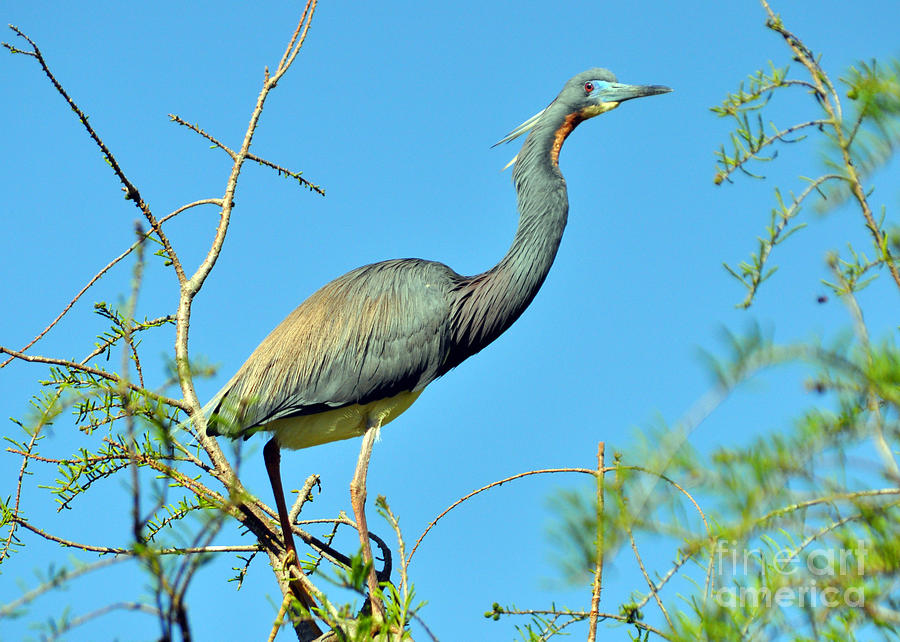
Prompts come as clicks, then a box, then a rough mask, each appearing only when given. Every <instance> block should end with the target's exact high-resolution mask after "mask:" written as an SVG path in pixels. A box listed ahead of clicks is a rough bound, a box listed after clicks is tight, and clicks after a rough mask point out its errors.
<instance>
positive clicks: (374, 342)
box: [203, 68, 671, 608]
mask: <svg viewBox="0 0 900 642" xmlns="http://www.w3.org/2000/svg"><path fill="white" fill-rule="evenodd" d="M670 91H671V89H670V88H669V87H666V86H662V85H627V84H622V83H619V82H618V81H617V80H616V76H615V75H614V74H613V73H612V72H610V71H608V70H606V69H601V68H594V69H589V70H587V71H584V72H582V73H579V74H577V75H576V76H574V77H573V78H571V79H570V80H568V81H567V82H566V83H565V85H564V86H563V88H562V90H561V91H560V92H559V95H558V96H557V97H556V98H555V99H554V100H553V101H552V102H551V103H550V104H549V105H548V106H547V107H546V108H544V109H542V110H541V111H540V112H538V113H537V114H535V115H534V116H533V117H531V118H529V119H528V120H526V121H525V122H524V123H522V124H521V125H519V126H518V127H517V128H515V129H514V130H512V131H511V132H510V133H509V134H507V135H506V136H505V137H504V138H503V139H502V140H500V141H499V142H498V143H497V145H499V144H501V143H507V142H509V141H512V140H514V139H516V138H518V137H519V136H522V135H523V134H525V133H528V136H527V137H526V139H525V142H524V144H523V145H522V148H521V151H520V152H519V153H518V154H517V156H516V157H515V158H514V159H513V162H514V163H515V167H514V168H513V183H514V186H515V190H516V194H517V199H518V211H519V224H518V228H517V230H516V233H515V236H514V238H513V241H512V244H511V246H510V248H509V250H508V252H507V253H506V255H505V256H504V257H503V258H502V259H501V260H500V261H499V263H497V264H496V265H495V266H494V267H492V268H490V269H489V270H487V271H485V272H482V273H480V274H476V275H474V276H463V275H460V274H458V273H457V272H455V271H454V270H452V269H451V268H450V267H448V266H446V265H444V264H443V263H439V262H436V261H427V260H423V259H416V258H408V259H397V260H389V261H382V262H379V263H373V264H370V265H365V266H363V267H359V268H357V269H355V270H352V271H350V272H348V273H346V274H344V275H343V276H341V277H338V278H337V279H335V280H333V281H331V282H330V283H328V284H327V285H325V286H323V287H322V288H321V289H319V290H318V291H317V292H315V293H314V294H312V295H311V296H310V297H309V298H308V299H306V300H305V301H304V302H303V303H301V304H300V305H299V307H297V308H296V309H295V310H294V311H293V312H291V313H290V315H288V317H287V318H285V319H284V321H282V322H281V324H280V325H278V326H277V327H276V328H275V329H274V330H272V332H271V333H270V334H269V335H268V336H267V337H266V338H265V339H264V340H263V341H262V343H260V344H259V346H258V347H257V348H256V349H255V350H254V351H253V353H252V354H251V355H250V357H249V358H248V359H247V361H246V362H245V363H244V364H243V365H242V366H241V367H240V369H238V371H237V372H236V373H235V375H234V376H233V377H232V378H231V379H230V380H229V381H228V383H226V384H225V386H224V387H223V388H222V389H221V390H220V391H219V392H218V393H217V394H216V395H215V396H214V397H213V398H212V400H211V401H210V402H209V403H208V404H207V405H206V406H205V407H204V409H203V412H204V414H205V415H206V416H207V417H208V418H209V422H208V424H207V434H208V435H210V436H217V435H222V436H225V437H228V438H231V439H237V438H248V437H250V436H251V435H253V434H255V433H256V432H267V433H270V434H271V437H270V439H269V440H268V442H267V443H266V445H265V447H264V448H263V456H264V459H265V464H266V469H267V472H268V475H269V479H270V482H271V484H272V490H273V493H274V495H275V502H276V506H277V509H278V515H279V521H280V525H281V528H282V531H283V537H284V540H285V542H284V544H285V550H286V551H288V552H292V553H293V554H294V556H296V549H295V547H294V542H293V535H292V528H291V524H290V521H289V519H288V513H287V508H286V505H285V500H284V490H283V488H282V485H281V472H280V451H281V449H282V448H288V449H300V448H309V447H312V446H317V445H320V444H324V443H328V442H332V441H337V440H342V439H350V438H353V437H359V436H362V437H363V441H362V446H361V449H360V454H359V458H358V460H357V465H356V470H355V472H354V476H353V479H352V481H351V484H350V497H351V505H352V508H353V513H354V517H355V519H356V523H357V530H358V531H359V537H360V545H361V547H362V554H363V559H364V560H365V561H366V562H367V563H370V562H371V561H372V553H371V548H370V546H369V537H368V528H367V524H366V520H365V510H364V509H365V501H366V474H367V470H368V465H369V459H370V457H371V451H372V445H373V443H374V441H375V438H376V436H377V435H378V433H379V431H380V429H381V428H382V427H383V426H385V425H386V424H388V423H389V422H391V421H393V420H394V419H396V418H397V417H398V416H399V415H400V414H402V413H403V412H404V411H405V410H407V409H408V408H409V407H410V406H411V405H412V403H413V402H414V401H415V400H416V399H417V398H418V397H419V395H420V394H421V393H422V391H423V390H424V389H425V387H426V386H427V385H428V384H430V383H431V382H432V381H434V380H435V379H437V378H438V377H440V376H442V375H444V374H446V373H447V372H448V371H449V370H451V369H453V368H454V367H456V366H458V365H459V364H460V363H462V362H463V361H464V360H465V359H467V358H469V357H471V356H472V355H474V354H477V353H478V352H480V351H481V350H482V349H484V348H485V347H486V346H487V345H489V344H490V343H491V342H492V341H494V340H495V339H496V338H497V337H499V336H500V335H501V334H502V333H503V332H504V331H506V330H507V329H508V328H509V327H510V326H511V325H512V324H513V323H514V322H515V321H516V319H518V318H519V316H520V315H521V314H522V312H523V311H524V310H525V309H526V308H527V307H528V306H529V304H530V303H531V301H532V300H533V299H534V297H535V295H536V294H537V292H538V290H539V289H540V287H541V285H542V284H543V282H544V279H545V278H546V276H547V273H548V271H549V270H550V267H551V265H552V264H553V261H554V258H555V257H556V253H557V249H558V248H559V245H560V241H561V239H562V235H563V229H564V228H565V226H566V221H567V217H568V211H569V202H568V196H567V190H566V181H565V179H564V178H563V175H562V173H561V171H560V168H559V154H560V149H561V147H562V145H563V142H564V141H565V140H566V138H567V137H568V136H569V134H571V133H572V131H573V130H574V129H575V128H576V127H577V126H578V125H579V124H580V123H582V122H583V121H585V120H588V119H590V118H593V117H595V116H598V115H600V114H603V113H606V112H608V111H611V110H613V109H615V108H616V107H618V106H619V105H620V104H621V103H623V102H625V101H627V100H631V99H634V98H641V97H645V96H654V95H658V94H664V93H667V92H670ZM374 577H375V576H374V573H372V574H370V578H369V585H368V588H369V591H370V598H371V596H372V595H373V593H374V588H375V582H374ZM303 601H304V604H305V605H306V606H307V607H308V608H309V607H311V605H313V604H314V602H313V601H312V598H311V597H310V596H305V597H304V598H303Z"/></svg>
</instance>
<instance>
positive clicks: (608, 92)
mask: <svg viewBox="0 0 900 642" xmlns="http://www.w3.org/2000/svg"><path fill="white" fill-rule="evenodd" d="M670 91H672V89H671V88H670V87H666V86H665V85H624V84H622V83H618V82H614V83H610V85H609V86H608V87H606V88H605V89H604V90H603V91H601V92H600V97H601V98H602V99H603V101H604V102H609V103H623V102H625V101H626V100H631V99H632V98H643V97H644V96H656V95H658V94H667V93H669V92H670Z"/></svg>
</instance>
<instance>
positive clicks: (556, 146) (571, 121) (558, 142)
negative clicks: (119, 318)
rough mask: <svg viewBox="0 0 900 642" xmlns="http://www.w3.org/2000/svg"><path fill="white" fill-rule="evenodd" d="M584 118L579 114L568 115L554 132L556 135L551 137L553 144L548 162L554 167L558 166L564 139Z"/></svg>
mask: <svg viewBox="0 0 900 642" xmlns="http://www.w3.org/2000/svg"><path fill="white" fill-rule="evenodd" d="M584 118H585V117H584V116H582V115H581V114H580V113H574V114H569V115H568V116H566V118H565V120H564V121H563V123H562V125H560V126H559V129H557V130H556V134H555V135H554V136H553V144H552V145H551V147H550V161H551V162H552V163H553V164H554V165H559V150H561V149H562V146H563V143H564V142H566V138H567V137H568V136H569V134H571V133H572V132H573V131H574V129H575V128H576V127H578V123H580V122H581V121H583V120H584Z"/></svg>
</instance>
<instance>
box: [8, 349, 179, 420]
mask: <svg viewBox="0 0 900 642" xmlns="http://www.w3.org/2000/svg"><path fill="white" fill-rule="evenodd" d="M0 353H5V354H8V355H10V356H11V357H15V358H16V359H21V360H22V361H28V362H29V363H46V364H48V365H51V366H62V367H63V368H71V369H72V370H77V371H79V372H84V373H85V374H90V375H94V376H96V377H100V378H102V379H106V380H107V381H112V382H113V383H116V384H118V383H120V382H122V379H121V377H119V376H118V375H114V374H112V373H109V372H106V371H105V370H98V369H97V368H92V367H90V366H86V365H83V364H81V363H78V362H77V361H67V360H66V359H52V358H50V357H42V356H40V355H30V354H22V353H21V352H19V351H18V350H10V349H9V348H4V347H3V346H0ZM125 387H126V388H128V389H129V390H133V391H134V392H138V393H140V394H142V395H146V396H148V397H150V398H151V399H153V400H154V401H160V402H162V403H164V404H167V405H169V406H174V407H176V408H180V409H181V410H184V411H188V410H189V408H190V407H189V406H188V405H187V404H186V403H185V402H184V401H181V400H180V399H173V398H172V397H167V396H165V395H161V394H159V393H156V392H153V391H151V390H147V389H146V388H141V387H140V386H137V385H135V384H133V383H130V382H125Z"/></svg>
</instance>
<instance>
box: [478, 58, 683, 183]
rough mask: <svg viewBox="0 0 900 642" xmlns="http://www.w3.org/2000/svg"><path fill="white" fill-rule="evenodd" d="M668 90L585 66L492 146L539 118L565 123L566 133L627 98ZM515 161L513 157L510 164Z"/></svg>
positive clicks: (509, 139)
mask: <svg viewBox="0 0 900 642" xmlns="http://www.w3.org/2000/svg"><path fill="white" fill-rule="evenodd" d="M670 91H672V90H671V89H670V88H669V87H665V86H664V85H626V84H623V83H620V82H618V81H617V80H616V76H615V74H613V73H612V72H611V71H609V70H608V69H600V68H595V69H588V70H587V71H583V72H581V73H580V74H578V75H576V76H574V77H573V78H571V79H570V80H569V81H568V82H566V84H565V85H564V86H563V88H562V91H560V92H559V95H558V96H557V97H556V98H555V99H554V100H553V102H552V103H550V104H549V105H548V106H547V107H546V108H545V109H542V110H541V111H539V112H538V113H536V114H535V115H534V116H532V117H531V118H529V119H528V120H526V121H525V122H524V123H522V124H521V125H519V126H518V127H516V128H515V129H514V130H512V131H511V132H510V133H509V134H507V135H506V136H505V137H504V138H503V139H502V140H500V141H498V142H497V143H496V144H495V146H496V145H499V144H500V143H508V142H509V141H511V140H514V139H516V138H518V137H519V136H521V135H522V134H524V133H525V132H527V131H529V130H531V129H534V128H535V126H536V125H537V124H538V123H540V122H541V121H542V120H546V119H551V118H552V119H554V120H556V121H561V122H565V123H567V125H566V127H567V128H568V130H567V131H566V132H565V135H568V133H569V132H570V131H571V130H572V129H574V128H575V126H576V125H577V124H578V123H580V122H582V121H584V120H587V119H588V118H593V117H594V116H599V115H600V114H604V113H606V112H608V111H612V110H613V109H615V108H616V107H618V106H619V105H621V104H622V103H623V102H625V101H626V100H631V99H632V98H643V97H644V96H656V95H657V94H665V93H668V92H670ZM515 160H516V159H515V158H514V159H513V160H512V161H511V162H510V164H512V162H515ZM507 167H509V165H507ZM504 169H506V168H504Z"/></svg>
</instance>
